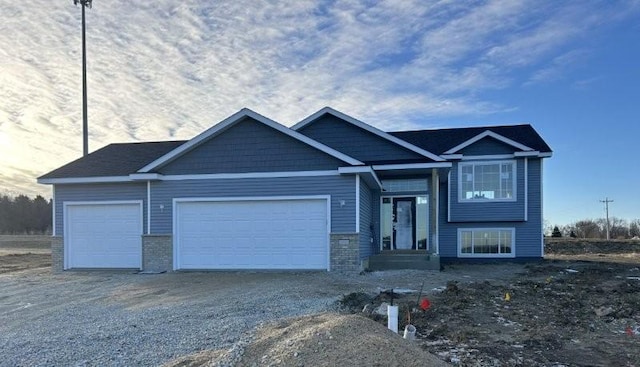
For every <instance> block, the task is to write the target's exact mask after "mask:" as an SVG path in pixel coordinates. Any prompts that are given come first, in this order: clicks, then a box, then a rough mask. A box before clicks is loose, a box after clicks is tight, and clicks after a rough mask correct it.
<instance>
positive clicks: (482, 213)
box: [449, 159, 525, 222]
mask: <svg viewBox="0 0 640 367" xmlns="http://www.w3.org/2000/svg"><path fill="white" fill-rule="evenodd" d="M516 179H517V182H516V200H515V201H502V202H473V201H466V202H459V201H458V189H459V185H458V182H459V178H458V163H454V164H453V167H452V168H451V185H450V188H451V192H450V196H449V198H450V200H451V207H450V208H451V215H450V219H451V221H452V222H478V221H480V222H510V221H514V222H515V221H523V220H524V217H525V216H524V181H525V180H524V160H523V159H518V160H516Z"/></svg>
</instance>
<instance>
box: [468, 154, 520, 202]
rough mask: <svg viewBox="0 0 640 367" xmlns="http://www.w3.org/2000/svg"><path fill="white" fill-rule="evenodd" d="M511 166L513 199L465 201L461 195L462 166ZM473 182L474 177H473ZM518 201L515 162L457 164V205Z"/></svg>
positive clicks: (516, 162)
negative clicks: (508, 164) (506, 164)
mask: <svg viewBox="0 0 640 367" xmlns="http://www.w3.org/2000/svg"><path fill="white" fill-rule="evenodd" d="M505 163H511V164H513V168H512V170H511V172H512V174H513V197H512V198H510V199H465V198H464V197H463V195H462V167H464V166H480V165H490V164H498V165H500V164H505ZM474 180H475V177H474ZM517 200H518V161H516V160H502V161H478V162H464V163H459V164H458V203H498V202H515V201H517Z"/></svg>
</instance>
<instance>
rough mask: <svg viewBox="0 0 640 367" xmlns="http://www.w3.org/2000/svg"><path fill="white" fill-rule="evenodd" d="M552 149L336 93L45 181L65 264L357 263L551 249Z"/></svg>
mask: <svg viewBox="0 0 640 367" xmlns="http://www.w3.org/2000/svg"><path fill="white" fill-rule="evenodd" d="M551 154H552V153H551V149H550V148H549V146H548V145H547V144H546V143H545V142H544V141H543V140H542V138H541V137H540V136H539V135H538V134H537V132H536V131H535V130H534V129H533V128H532V127H531V126H530V125H515V126H489V127H472V128H457V129H439V130H419V131H398V132H384V131H381V130H379V129H377V128H375V127H373V126H371V125H367V124H366V123H364V122H361V121H359V120H357V119H354V118H352V117H350V116H347V115H345V114H343V113H341V112H338V111H336V110H333V109H331V108H328V107H327V108H323V109H321V110H320V111H318V112H316V113H314V114H313V115H311V116H309V117H307V118H306V119H304V120H302V121H301V122H299V123H298V124H296V125H294V126H293V127H291V128H288V127H285V126H283V125H281V124H279V123H277V122H275V121H273V120H270V119H268V118H266V117H264V116H261V115H259V114H257V113H255V112H253V111H251V110H248V109H243V110H240V111H239V112H237V113H235V114H234V115H232V116H230V117H228V118H227V119H225V120H223V121H221V122H220V123H218V124H216V125H214V126H213V127H211V128H210V129H208V130H206V131H204V132H203V133H201V134H200V135H198V136H196V137H194V138H193V139H191V140H187V141H164V142H153V143H128V144H111V145H108V146H106V147H104V148H102V149H99V150H97V151H95V152H93V153H91V154H89V155H87V156H86V157H83V158H80V159H78V160H76V161H73V162H71V163H69V164H67V165H64V166H62V167H60V168H58V169H56V170H54V171H52V172H49V173H47V174H45V175H44V176H42V177H40V178H38V182H39V183H41V184H50V185H52V186H53V202H54V205H53V207H54V216H53V217H54V223H53V228H54V236H53V245H52V252H53V256H52V257H53V267H54V268H55V269H58V270H62V269H83V268H85V269H86V268H134V269H141V270H145V271H172V270H187V269H322V270H338V271H354V270H359V269H362V268H363V267H365V268H366V267H370V268H372V267H375V266H372V264H373V263H374V262H375V261H374V260H375V259H376V258H378V257H380V256H386V257H387V258H389V257H391V258H393V257H394V256H401V255H418V256H419V257H420V258H421V259H423V260H424V261H427V262H430V263H433V262H435V263H436V264H437V263H438V261H440V260H441V261H448V260H452V259H511V260H514V259H516V260H527V259H540V258H541V257H542V256H543V254H544V247H543V246H544V245H543V240H542V166H543V164H542V163H543V159H544V158H547V157H551ZM378 265H379V264H378ZM437 266H439V265H437Z"/></svg>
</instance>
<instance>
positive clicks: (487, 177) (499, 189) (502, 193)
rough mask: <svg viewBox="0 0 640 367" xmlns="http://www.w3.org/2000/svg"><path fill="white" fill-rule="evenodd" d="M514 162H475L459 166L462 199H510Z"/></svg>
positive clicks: (511, 196) (512, 187) (511, 195)
mask: <svg viewBox="0 0 640 367" xmlns="http://www.w3.org/2000/svg"><path fill="white" fill-rule="evenodd" d="M513 168H514V164H513V163H512V162H510V163H489V164H487V163H476V164H464V165H462V166H461V177H460V186H461V191H462V192H461V197H462V198H464V199H511V198H513V197H514V193H513V189H514V182H515V181H514V171H513Z"/></svg>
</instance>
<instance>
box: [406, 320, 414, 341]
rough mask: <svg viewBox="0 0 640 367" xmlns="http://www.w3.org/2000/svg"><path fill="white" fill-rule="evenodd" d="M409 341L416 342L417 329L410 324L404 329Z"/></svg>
mask: <svg viewBox="0 0 640 367" xmlns="http://www.w3.org/2000/svg"><path fill="white" fill-rule="evenodd" d="M403 337H404V338H405V339H407V340H416V327H415V326H413V325H411V324H409V325H407V326H405V327H404V336H403Z"/></svg>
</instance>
